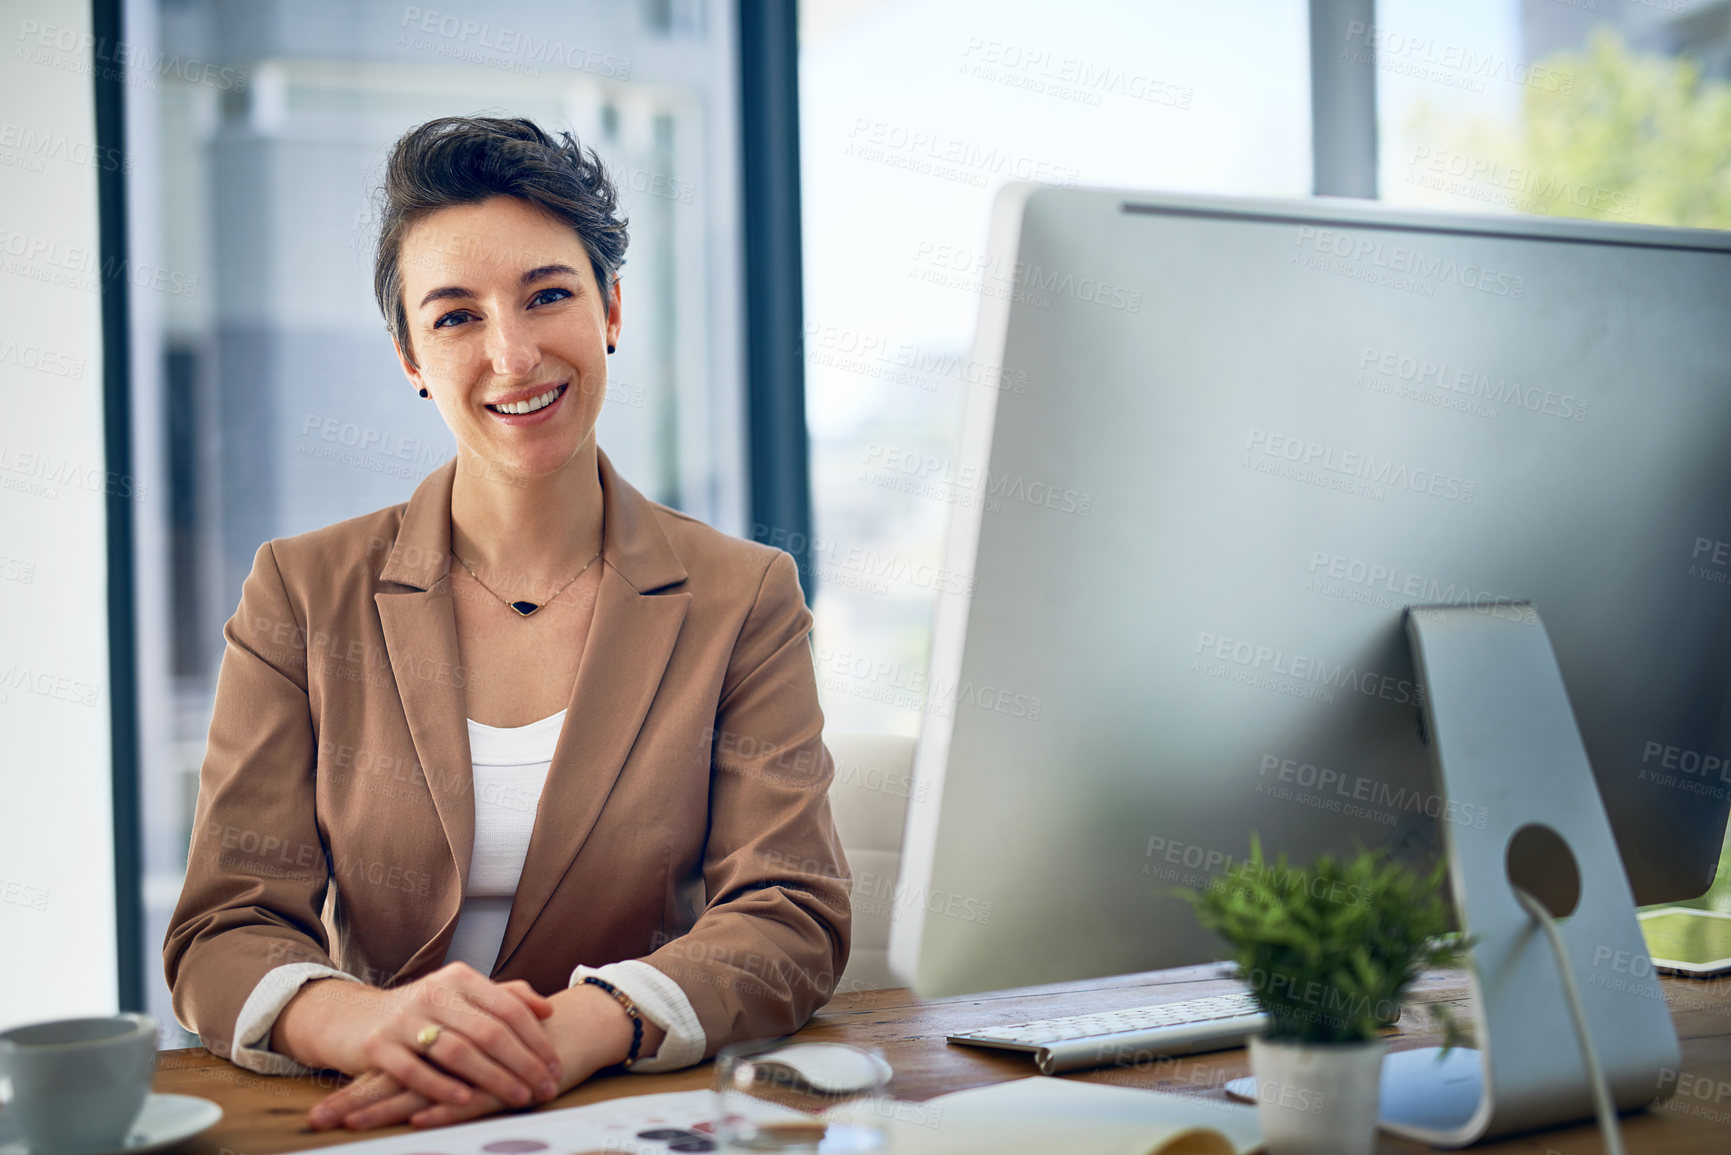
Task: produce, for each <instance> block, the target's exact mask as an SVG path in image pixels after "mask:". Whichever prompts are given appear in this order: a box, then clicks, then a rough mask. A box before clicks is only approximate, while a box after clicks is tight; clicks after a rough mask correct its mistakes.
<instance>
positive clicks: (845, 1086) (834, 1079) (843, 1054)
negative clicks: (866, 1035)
mask: <svg viewBox="0 0 1731 1155" xmlns="http://www.w3.org/2000/svg"><path fill="white" fill-rule="evenodd" d="M752 1062H753V1064H755V1065H756V1066H758V1067H759V1068H762V1069H765V1070H767V1071H769V1072H775V1071H778V1070H785V1071H787V1072H788V1073H789V1075H790V1076H791V1077H792V1078H793V1079H795V1080H797V1081H798V1082H800V1083H804V1084H806V1085H808V1086H810V1087H811V1088H812V1089H813V1090H815V1091H819V1092H821V1093H823V1094H826V1095H846V1094H850V1093H852V1092H855V1091H865V1090H869V1089H870V1088H872V1087H876V1086H879V1085H881V1084H883V1083H886V1082H888V1081H889V1078H890V1076H891V1075H892V1074H894V1073H895V1072H894V1071H893V1069H892V1068H891V1067H890V1065H889V1064H888V1063H886V1062H884V1060H883V1059H882V1058H880V1057H879V1056H877V1055H874V1054H871V1053H869V1052H867V1051H862V1050H860V1049H859V1048H857V1047H849V1046H846V1045H845V1044H842V1043H793V1044H790V1045H788V1046H786V1047H780V1048H777V1049H776V1050H773V1051H766V1052H764V1053H763V1054H761V1055H756V1056H754V1057H753V1058H752Z"/></svg>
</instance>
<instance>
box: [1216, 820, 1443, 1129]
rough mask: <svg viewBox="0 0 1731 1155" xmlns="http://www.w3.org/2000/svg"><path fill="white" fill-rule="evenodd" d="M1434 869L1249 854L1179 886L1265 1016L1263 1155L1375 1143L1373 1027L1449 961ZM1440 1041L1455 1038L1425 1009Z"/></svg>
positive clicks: (1377, 1043)
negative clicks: (1199, 883) (1208, 879)
mask: <svg viewBox="0 0 1731 1155" xmlns="http://www.w3.org/2000/svg"><path fill="white" fill-rule="evenodd" d="M1442 880H1443V866H1442V865H1441V864H1439V865H1438V866H1437V868H1436V869H1435V870H1434V871H1432V872H1431V873H1430V874H1428V875H1424V876H1421V875H1418V874H1415V873H1414V872H1413V871H1411V870H1408V869H1407V868H1405V867H1403V866H1401V865H1399V864H1398V863H1394V862H1390V861H1387V859H1386V855H1385V854H1384V853H1382V852H1368V851H1361V852H1359V853H1358V854H1356V855H1355V856H1353V857H1350V858H1347V859H1344V860H1337V859H1335V858H1333V857H1331V856H1323V857H1320V858H1318V859H1316V861H1315V862H1314V863H1312V864H1311V865H1310V866H1308V867H1294V866H1291V865H1289V864H1288V863H1287V860H1286V856H1285V855H1281V856H1280V857H1279V858H1278V859H1277V860H1276V861H1275V862H1273V863H1270V862H1268V861H1267V860H1266V859H1264V858H1263V856H1262V846H1261V843H1260V841H1259V840H1258V839H1256V838H1255V837H1252V838H1251V853H1250V858H1249V859H1248V860H1246V861H1244V862H1241V863H1239V864H1238V865H1237V866H1236V867H1234V868H1233V869H1232V870H1231V871H1230V872H1229V873H1227V874H1226V875H1225V876H1224V877H1221V878H1218V879H1216V880H1215V881H1214V882H1213V884H1212V885H1210V886H1209V887H1207V888H1206V889H1204V890H1202V891H1199V892H1198V891H1186V892H1184V896H1185V897H1186V898H1187V899H1188V900H1189V901H1190V902H1191V903H1192V904H1193V905H1194V906H1195V908H1196V915H1197V918H1198V920H1199V921H1200V922H1201V923H1202V925H1204V926H1206V927H1208V928H1209V929H1210V930H1213V931H1215V932H1216V933H1217V934H1219V935H1220V936H1221V937H1222V938H1224V939H1225V940H1226V941H1227V942H1228V943H1230V944H1231V946H1232V949H1233V961H1234V962H1235V963H1236V964H1237V968H1238V970H1237V977H1238V978H1239V979H1240V980H1241V981H1243V982H1244V983H1246V984H1247V985H1248V986H1249V988H1250V994H1251V997H1252V998H1253V999H1254V1000H1255V1001H1256V1004H1257V1007H1258V1008H1259V1009H1260V1010H1261V1011H1262V1012H1263V1013H1264V1014H1266V1015H1267V1016H1268V1020H1269V1025H1268V1029H1267V1031H1266V1032H1265V1033H1264V1034H1263V1035H1262V1036H1261V1037H1257V1038H1252V1039H1251V1041H1250V1067H1251V1072H1252V1073H1253V1074H1254V1075H1255V1076H1256V1080H1257V1101H1258V1113H1259V1118H1260V1120H1261V1123H1262V1132H1263V1140H1264V1142H1265V1143H1266V1144H1267V1146H1268V1150H1269V1152H1270V1153H1271V1155H1321V1153H1324V1152H1326V1153H1327V1155H1360V1153H1363V1155H1369V1152H1370V1151H1371V1150H1372V1148H1373V1146H1374V1144H1375V1142H1376V1120H1377V1106H1378V1103H1377V1098H1378V1086H1379V1081H1380V1079H1381V1072H1382V1056H1383V1041H1382V1038H1381V1029H1382V1027H1383V1026H1384V1025H1385V1024H1386V1023H1388V1022H1390V1021H1392V1020H1393V1019H1394V1018H1395V1016H1396V1013H1397V1010H1398V1008H1399V1007H1400V1005H1401V1002H1402V1000H1403V998H1404V996H1405V995H1406V992H1407V990H1408V989H1409V988H1410V987H1411V985H1412V983H1413V981H1414V980H1415V979H1417V978H1418V977H1419V975H1420V974H1421V973H1422V972H1423V971H1424V970H1426V969H1427V968H1430V967H1439V966H1448V965H1450V964H1453V963H1456V962H1458V961H1459V960H1460V959H1461V957H1462V956H1463V955H1464V954H1465V952H1466V950H1467V948H1468V947H1469V946H1470V945H1471V944H1470V942H1469V941H1468V940H1467V939H1466V938H1464V937H1463V936H1462V935H1461V934H1459V933H1458V932H1455V931H1452V930H1451V929H1450V928H1451V926H1452V923H1453V918H1452V915H1453V910H1452V907H1451V905H1450V903H1449V902H1448V901H1447V900H1446V899H1445V898H1444V897H1443V895H1442ZM1431 1011H1432V1014H1433V1016H1434V1017H1435V1018H1436V1019H1437V1021H1438V1023H1439V1025H1440V1026H1441V1028H1442V1032H1443V1037H1444V1041H1445V1045H1449V1046H1452V1045H1454V1044H1455V1043H1456V1042H1458V1041H1459V1040H1460V1038H1461V1032H1460V1029H1459V1027H1458V1026H1457V1024H1456V1022H1455V1020H1454V1019H1452V1018H1451V1017H1449V1015H1448V1013H1447V1008H1446V1007H1443V1006H1441V1005H1440V1004H1432V1006H1431Z"/></svg>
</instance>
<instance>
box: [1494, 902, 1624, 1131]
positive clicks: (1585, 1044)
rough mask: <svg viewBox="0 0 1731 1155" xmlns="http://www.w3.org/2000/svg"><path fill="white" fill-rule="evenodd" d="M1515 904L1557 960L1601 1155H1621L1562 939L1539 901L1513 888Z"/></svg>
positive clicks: (1614, 1120)
mask: <svg viewBox="0 0 1731 1155" xmlns="http://www.w3.org/2000/svg"><path fill="white" fill-rule="evenodd" d="M1512 889H1513V890H1514V892H1515V901H1516V902H1518V903H1520V904H1521V908H1522V909H1523V910H1525V911H1526V912H1527V914H1528V915H1530V916H1531V917H1532V919H1533V921H1534V922H1536V923H1538V924H1539V926H1540V927H1541V928H1542V929H1543V930H1544V932H1545V937H1546V938H1547V939H1549V940H1550V943H1551V953H1552V954H1554V955H1556V957H1557V973H1558V974H1559V975H1561V976H1562V979H1563V998H1564V999H1565V1000H1566V1001H1567V1002H1568V1004H1569V1017H1570V1018H1572V1019H1573V1020H1574V1023H1575V1037H1576V1038H1577V1039H1579V1040H1580V1043H1581V1058H1582V1059H1584V1060H1586V1063H1587V1082H1588V1084H1589V1085H1590V1086H1591V1088H1592V1091H1593V1110H1594V1112H1595V1113H1597V1115H1598V1116H1599V1134H1600V1135H1601V1136H1602V1137H1603V1138H1604V1141H1605V1155H1624V1152H1623V1132H1622V1129H1621V1128H1620V1127H1619V1126H1618V1124H1617V1105H1616V1104H1615V1103H1613V1102H1612V1101H1611V1089H1610V1087H1609V1086H1607V1085H1606V1083H1605V1071H1604V1068H1602V1067H1601V1066H1599V1053H1598V1052H1597V1051H1595V1050H1594V1049H1593V1036H1592V1033H1591V1032H1590V1031H1589V1030H1588V1029H1587V1012H1586V1009H1585V1008H1584V1007H1582V1006H1581V992H1580V989H1579V988H1578V987H1576V986H1575V968H1574V967H1572V966H1570V965H1569V952H1568V951H1567V950H1566V949H1565V948H1564V946H1563V936H1562V934H1561V933H1560V932H1559V931H1558V930H1557V924H1556V922H1555V921H1554V920H1553V919H1552V918H1551V912H1550V911H1548V910H1546V909H1545V908H1544V907H1543V906H1542V905H1541V904H1540V903H1539V900H1538V899H1536V898H1534V897H1533V896H1532V895H1530V894H1528V893H1527V892H1526V891H1524V890H1522V889H1521V888H1520V887H1518V886H1516V887H1513V888H1512Z"/></svg>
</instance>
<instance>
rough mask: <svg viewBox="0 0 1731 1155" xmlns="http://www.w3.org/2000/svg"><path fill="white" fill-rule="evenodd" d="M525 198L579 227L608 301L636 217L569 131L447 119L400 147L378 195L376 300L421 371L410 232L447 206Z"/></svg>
mask: <svg viewBox="0 0 1731 1155" xmlns="http://www.w3.org/2000/svg"><path fill="white" fill-rule="evenodd" d="M496 196H509V197H516V198H517V199H518V200H521V201H526V202H528V203H529V204H532V205H534V206H535V207H536V208H538V209H540V210H542V211H543V212H546V213H549V214H551V215H552V216H554V217H556V218H557V219H559V220H562V221H564V222H565V223H566V224H568V225H570V226H571V228H572V229H573V230H575V231H576V233H577V239H578V240H579V241H581V242H582V243H583V248H584V249H585V250H586V251H587V252H588V254H589V264H590V267H591V268H593V269H594V270H595V284H596V285H597V286H598V287H599V288H600V290H601V293H602V301H603V304H605V301H606V299H607V298H608V297H611V296H612V294H613V281H614V278H615V277H617V276H618V275H619V268H620V266H621V265H623V264H624V263H625V244H626V240H627V236H626V220H625V217H624V216H623V215H621V214H620V212H619V197H618V193H617V191H616V190H615V188H614V186H613V181H612V180H611V179H610V178H609V177H608V175H607V170H606V168H605V167H603V166H602V164H601V158H600V157H599V156H597V155H595V150H594V149H593V148H591V149H589V150H588V151H587V152H585V151H584V149H583V146H582V145H581V144H579V143H578V142H577V138H576V137H574V136H572V135H571V134H570V133H569V132H562V133H560V134H559V136H558V137H557V138H554V137H552V136H549V135H548V134H547V133H545V132H543V131H542V130H541V128H540V126H539V125H537V124H536V123H535V122H534V121H532V120H528V119H526V118H524V117H513V118H510V119H508V120H507V119H498V118H493V117H484V116H442V117H440V118H439V119H437V120H429V121H427V123H425V124H422V125H418V126H417V127H415V128H411V129H410V130H409V131H408V132H405V133H404V134H403V135H402V136H401V137H400V138H399V139H398V140H397V143H396V144H395V145H394V146H392V148H391V156H390V160H389V161H387V162H386V165H385V179H384V183H383V184H382V185H381V186H380V188H379V191H378V202H379V203H378V210H379V211H378V218H379V239H378V245H377V247H376V248H375V249H374V253H373V296H375V297H376V298H378V302H379V311H380V312H381V313H383V314H384V316H385V328H386V329H388V330H390V334H391V336H392V337H394V338H395V339H396V342H397V344H398V345H399V346H401V348H402V350H403V354H404V356H406V357H407V358H408V359H409V363H410V364H411V365H412V364H414V363H415V355H414V351H413V350H412V349H411V348H410V345H409V338H408V324H409V320H408V313H407V311H406V310H405V309H404V307H403V273H402V264H401V260H400V258H401V255H402V248H403V236H404V235H405V234H406V233H407V232H408V231H409V228H410V227H411V226H413V225H414V224H415V222H417V221H419V220H421V219H422V218H423V217H426V216H429V215H431V214H432V213H435V212H438V211H439V210H440V209H447V208H451V207H453V206H456V205H469V204H477V203H479V202H481V201H484V200H488V199H490V198H492V197H496Z"/></svg>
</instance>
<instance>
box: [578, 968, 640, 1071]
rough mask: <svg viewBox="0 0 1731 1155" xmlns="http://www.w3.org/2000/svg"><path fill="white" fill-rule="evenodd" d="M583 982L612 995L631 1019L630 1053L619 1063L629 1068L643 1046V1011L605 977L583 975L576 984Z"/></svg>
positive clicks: (579, 984)
mask: <svg viewBox="0 0 1731 1155" xmlns="http://www.w3.org/2000/svg"><path fill="white" fill-rule="evenodd" d="M584 983H593V984H594V985H596V986H598V987H600V988H601V989H602V990H604V991H606V992H607V993H608V994H610V995H612V996H613V998H614V1000H615V1001H616V1002H617V1003H618V1004H619V1005H620V1006H621V1007H623V1008H625V1016H626V1017H627V1018H629V1019H630V1020H631V1053H630V1054H628V1055H626V1056H625V1061H624V1062H623V1063H620V1064H619V1065H620V1067H622V1068H624V1069H626V1070H630V1068H631V1064H632V1063H635V1062H636V1061H637V1052H638V1051H639V1050H641V1049H642V1047H643V1012H642V1011H639V1010H638V1009H637V1004H636V1003H634V1002H632V1001H631V996H630V995H628V994H626V993H625V992H624V991H622V990H620V989H619V988H618V987H616V986H614V985H613V984H612V983H610V982H608V981H607V980H606V979H598V978H596V977H595V976H594V975H584V976H583V977H582V978H581V979H579V980H578V981H577V985H578V986H582V985H583V984H584Z"/></svg>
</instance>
